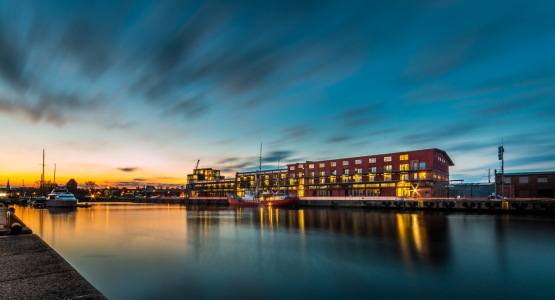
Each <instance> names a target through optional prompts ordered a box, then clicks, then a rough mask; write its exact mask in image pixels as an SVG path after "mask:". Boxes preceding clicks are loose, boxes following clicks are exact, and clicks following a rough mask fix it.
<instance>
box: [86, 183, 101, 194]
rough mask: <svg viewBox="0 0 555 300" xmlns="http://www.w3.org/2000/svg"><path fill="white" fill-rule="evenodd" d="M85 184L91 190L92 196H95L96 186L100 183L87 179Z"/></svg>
mask: <svg viewBox="0 0 555 300" xmlns="http://www.w3.org/2000/svg"><path fill="white" fill-rule="evenodd" d="M85 186H86V187H87V189H88V190H89V194H90V195H91V196H93V195H94V192H95V190H96V187H97V186H98V185H96V182H94V181H87V182H85Z"/></svg>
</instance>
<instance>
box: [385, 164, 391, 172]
mask: <svg viewBox="0 0 555 300" xmlns="http://www.w3.org/2000/svg"><path fill="white" fill-rule="evenodd" d="M383 170H384V171H385V172H391V170H393V167H392V166H391V165H387V166H384V167H383Z"/></svg>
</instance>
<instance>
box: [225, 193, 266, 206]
mask: <svg viewBox="0 0 555 300" xmlns="http://www.w3.org/2000/svg"><path fill="white" fill-rule="evenodd" d="M247 192H249V191H247ZM227 201H228V202H229V204H230V205H239V206H258V205H260V204H261V203H260V199H258V198H256V197H247V195H245V197H244V198H241V197H239V196H236V195H229V194H228V195H227Z"/></svg>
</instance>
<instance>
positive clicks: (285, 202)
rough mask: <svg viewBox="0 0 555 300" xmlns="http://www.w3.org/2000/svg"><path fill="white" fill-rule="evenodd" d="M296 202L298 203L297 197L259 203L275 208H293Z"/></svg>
mask: <svg viewBox="0 0 555 300" xmlns="http://www.w3.org/2000/svg"><path fill="white" fill-rule="evenodd" d="M298 202H299V198H297V197H287V198H285V199H283V200H263V201H260V203H262V204H264V205H268V206H276V207H280V206H294V205H295V204H297V203H298Z"/></svg>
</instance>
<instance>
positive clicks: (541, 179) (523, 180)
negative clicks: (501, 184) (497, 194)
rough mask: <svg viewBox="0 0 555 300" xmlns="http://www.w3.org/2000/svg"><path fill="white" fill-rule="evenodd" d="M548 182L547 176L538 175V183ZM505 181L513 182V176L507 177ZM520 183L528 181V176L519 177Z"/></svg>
mask: <svg viewBox="0 0 555 300" xmlns="http://www.w3.org/2000/svg"><path fill="white" fill-rule="evenodd" d="M545 182H547V177H538V183H545ZM505 183H511V177H507V178H505ZM518 183H528V176H520V177H518Z"/></svg>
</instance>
